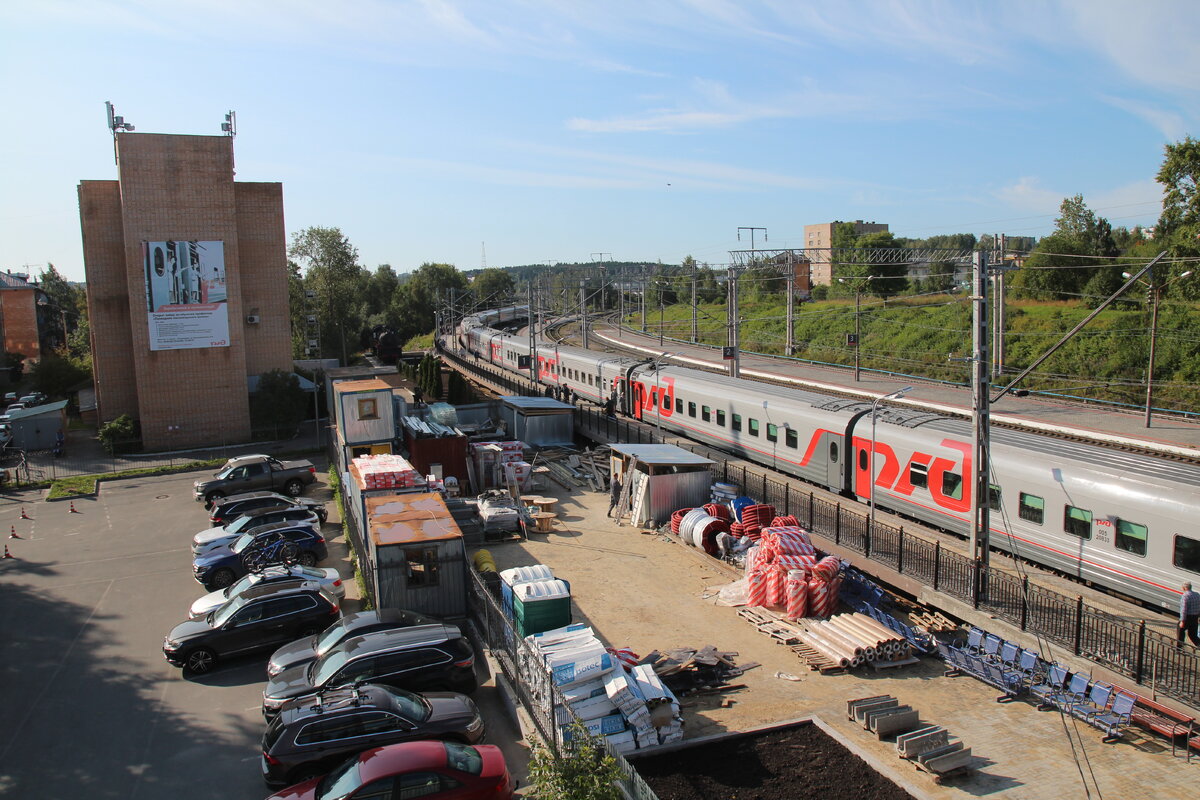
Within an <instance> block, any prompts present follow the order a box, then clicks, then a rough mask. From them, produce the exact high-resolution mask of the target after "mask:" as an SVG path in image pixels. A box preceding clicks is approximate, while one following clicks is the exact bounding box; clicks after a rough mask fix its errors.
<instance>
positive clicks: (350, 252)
mask: <svg viewBox="0 0 1200 800" xmlns="http://www.w3.org/2000/svg"><path fill="white" fill-rule="evenodd" d="M288 255H289V256H291V257H292V258H293V259H295V260H296V262H297V263H298V264H299V265H300V266H301V267H303V268H304V270H305V271H304V288H305V289H306V290H311V291H313V292H314V293H315V294H316V297H315V298H314V300H315V303H314V305H315V308H316V313H317V316H318V318H319V319H320V323H321V344H322V351H323V352H328V351H330V350H331V349H333V348H332V347H330V345H331V344H332V343H333V342H338V343H340V350H341V356H342V363H343V364H347V363H349V352H348V350H347V347H346V331H347V328H348V329H349V330H350V331H351V332H355V331H358V330H359V329H361V328H362V309H361V293H360V292H361V287H362V284H363V278H364V277H365V270H363V268H362V267H360V266H359V265H358V250H357V249H355V247H354V245H352V244H350V240H349V239H347V238H346V236H345V235H344V234H343V233H342V231H341V229H339V228H320V227H311V228H305V229H304V230H302V231H297V232H296V234H295V235H294V236H293V237H292V245H291V247H290V248H289V249H288Z"/></svg>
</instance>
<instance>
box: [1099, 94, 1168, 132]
mask: <svg viewBox="0 0 1200 800" xmlns="http://www.w3.org/2000/svg"><path fill="white" fill-rule="evenodd" d="M1101 99H1103V100H1104V101H1105V102H1107V103H1108V104H1109V105H1112V106H1116V107H1117V108H1119V109H1121V110H1122V111H1127V112H1128V113H1130V114H1133V115H1134V116H1135V117H1140V118H1141V119H1142V120H1144V121H1145V122H1147V123H1149V124H1150V126H1151V127H1153V128H1156V129H1157V130H1158V131H1159V132H1160V133H1162V135H1163V137H1164V138H1166V139H1167V140H1168V141H1172V142H1174V141H1178V140H1180V139H1182V138H1183V137H1184V136H1186V135H1187V132H1188V128H1187V123H1185V122H1184V120H1183V117H1182V116H1181V115H1180V114H1178V113H1177V112H1175V111H1170V110H1168V109H1165V108H1163V107H1161V106H1159V105H1152V104H1151V103H1149V102H1145V101H1140V100H1130V99H1129V98H1125V97H1114V96H1111V95H1101Z"/></svg>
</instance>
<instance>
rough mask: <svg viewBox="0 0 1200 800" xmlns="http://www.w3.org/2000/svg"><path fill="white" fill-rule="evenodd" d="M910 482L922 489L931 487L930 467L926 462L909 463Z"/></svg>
mask: <svg viewBox="0 0 1200 800" xmlns="http://www.w3.org/2000/svg"><path fill="white" fill-rule="evenodd" d="M908 482H909V483H911V484H912V485H913V486H920V487H921V488H922V489H928V488H929V467H927V466H925V465H924V464H909V465H908Z"/></svg>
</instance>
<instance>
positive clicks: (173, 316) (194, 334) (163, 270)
mask: <svg viewBox="0 0 1200 800" xmlns="http://www.w3.org/2000/svg"><path fill="white" fill-rule="evenodd" d="M142 258H143V261H144V262H145V267H146V305H147V310H148V311H149V315H148V319H149V325H150V349H151V350H187V349H192V348H197V347H228V346H229V306H228V303H227V302H226V299H227V297H228V295H227V294H226V291H225V243H224V242H198V241H191V242H183V241H165V242H142Z"/></svg>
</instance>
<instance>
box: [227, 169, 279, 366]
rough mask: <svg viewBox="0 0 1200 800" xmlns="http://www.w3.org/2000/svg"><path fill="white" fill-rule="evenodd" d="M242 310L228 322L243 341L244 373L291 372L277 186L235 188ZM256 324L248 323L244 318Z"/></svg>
mask: <svg viewBox="0 0 1200 800" xmlns="http://www.w3.org/2000/svg"><path fill="white" fill-rule="evenodd" d="M234 194H235V196H236V198H237V229H238V254H239V256H240V257H241V268H242V269H241V285H242V309H243V311H244V312H245V315H244V316H242V317H239V318H238V319H232V318H231V319H230V320H229V326H230V333H233V330H234V329H235V328H237V329H240V330H241V331H242V332H243V335H244V336H245V341H246V372H247V374H249V375H261V374H262V373H264V372H267V371H269V370H273V369H282V370H289V371H290V370H291V368H292V333H291V320H290V319H289V313H288V307H289V306H288V277H287V234H286V232H285V231H284V225H283V184H280V183H235V184H234ZM250 315H253V316H257V317H258V318H259V322H258V323H256V324H249V323H247V322H246V317H247V316H250Z"/></svg>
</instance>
